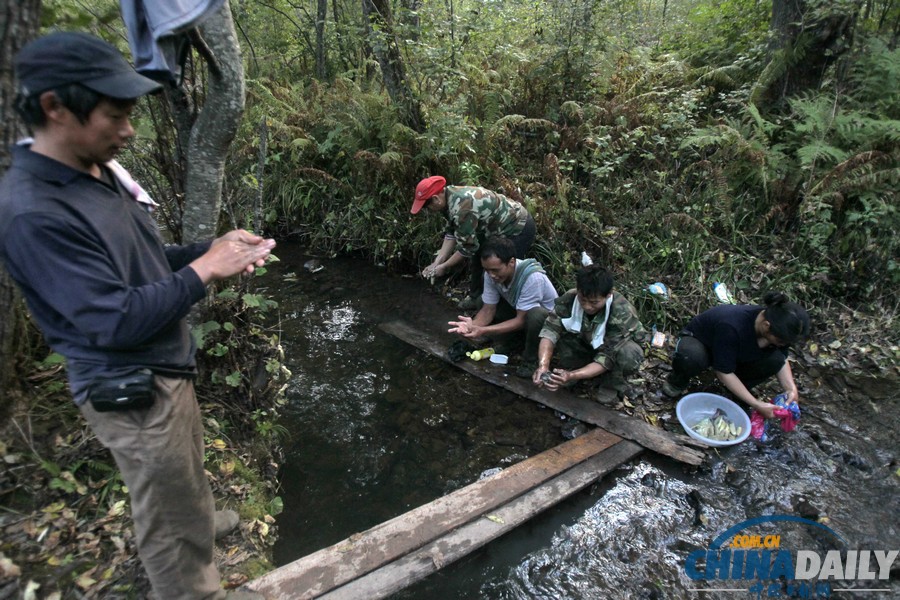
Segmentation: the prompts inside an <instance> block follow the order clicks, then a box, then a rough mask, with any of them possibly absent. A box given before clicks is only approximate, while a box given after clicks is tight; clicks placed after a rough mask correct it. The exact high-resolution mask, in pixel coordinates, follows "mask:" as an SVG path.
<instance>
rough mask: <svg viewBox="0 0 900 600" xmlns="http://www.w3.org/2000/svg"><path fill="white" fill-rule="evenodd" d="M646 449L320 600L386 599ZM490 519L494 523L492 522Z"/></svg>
mask: <svg viewBox="0 0 900 600" xmlns="http://www.w3.org/2000/svg"><path fill="white" fill-rule="evenodd" d="M642 450H643V448H642V447H641V446H639V445H638V444H635V443H634V442H629V441H627V440H623V441H621V442H619V443H618V444H616V445H615V446H613V447H611V448H609V449H607V450H604V451H603V452H601V453H600V454H598V455H596V456H594V457H593V458H591V459H589V460H586V461H585V462H583V463H581V464H579V465H577V466H576V467H574V468H572V469H570V470H569V471H566V472H565V473H563V474H562V475H560V476H558V477H556V478H554V479H552V480H550V481H548V482H546V483H544V484H543V485H541V486H540V487H537V488H535V489H533V490H531V491H530V492H528V493H527V494H525V495H522V496H520V497H518V498H516V499H515V500H513V501H511V502H509V503H508V504H505V505H504V506H501V507H498V508H497V509H495V510H493V511H491V512H490V513H489V514H485V515H483V516H482V518H480V519H476V520H475V521H471V522H470V523H467V524H466V525H463V526H462V527H460V528H459V529H456V530H454V531H452V532H450V533H448V534H447V535H445V536H443V537H441V538H439V539H436V540H435V541H434V542H432V543H430V544H427V545H425V546H423V547H421V548H419V549H418V550H416V551H415V552H412V553H410V554H407V555H406V556H404V557H403V558H401V559H399V560H397V561H395V562H392V563H390V564H388V565H385V566H384V567H382V568H380V569H378V570H376V571H373V572H371V573H369V574H367V575H364V576H363V577H361V578H359V579H356V580H354V581H351V582H350V583H348V584H347V585H344V586H342V587H340V588H337V589H335V590H333V591H332V592H329V593H327V594H325V595H323V596H321V598H323V600H324V599H327V600H358V599H359V598H366V599H367V600H370V599H371V600H374V599H376V598H384V597H387V596H389V595H391V594H393V593H395V592H397V591H399V590H401V589H403V588H405V587H407V586H409V585H411V584H413V583H415V582H416V581H418V580H420V579H422V578H424V577H426V576H427V575H430V574H431V573H433V572H435V571H437V570H438V569H441V568H442V567H444V566H445V565H448V564H450V563H451V562H453V561H455V560H458V559H460V558H462V557H463V556H465V555H467V554H469V553H471V552H473V551H475V550H477V549H478V548H480V547H482V546H484V545H485V544H487V543H488V542H490V541H491V540H494V539H496V538H498V537H500V536H502V535H504V534H505V533H507V532H509V531H511V530H512V529H514V528H515V527H518V526H519V525H521V524H522V523H524V522H525V521H527V520H528V519H530V518H531V517H533V516H534V515H536V514H538V513H539V512H541V511H543V510H545V509H547V508H549V507H550V506H552V505H554V504H556V503H558V502H559V501H561V500H563V499H564V498H567V497H569V496H571V495H572V494H574V493H576V492H578V491H579V490H582V489H584V488H585V487H586V486H588V485H590V484H591V483H592V482H594V481H596V480H597V479H600V478H601V477H603V475H605V474H606V473H608V472H609V471H610V470H612V469H614V468H615V467H616V466H618V465H620V464H622V463H623V462H626V461H628V460H631V459H632V458H634V457H635V456H637V455H638V454H640V453H641V451H642ZM488 517H490V518H488Z"/></svg>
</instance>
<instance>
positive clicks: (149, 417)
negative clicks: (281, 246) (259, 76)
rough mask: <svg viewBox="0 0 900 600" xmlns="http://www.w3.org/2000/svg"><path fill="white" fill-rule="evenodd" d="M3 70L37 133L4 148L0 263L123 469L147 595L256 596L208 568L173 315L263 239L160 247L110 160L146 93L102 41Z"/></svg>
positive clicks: (188, 367) (195, 416)
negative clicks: (8, 159)
mask: <svg viewBox="0 0 900 600" xmlns="http://www.w3.org/2000/svg"><path fill="white" fill-rule="evenodd" d="M14 66H15V69H16V75H17V78H18V82H19V86H20V93H19V96H18V98H17V99H16V109H17V111H18V112H19V114H20V115H21V116H22V118H23V119H24V120H25V122H26V124H27V125H28V126H29V127H30V128H31V129H32V131H33V134H34V140H33V141H31V143H30V144H29V143H27V142H26V143H22V144H19V145H17V146H16V147H15V148H14V149H13V161H12V166H11V167H10V169H9V171H8V172H7V173H6V175H5V176H4V177H3V180H2V181H0V258H2V259H3V261H4V263H5V265H6V267H7V269H8V270H9V273H10V275H11V276H12V278H13V279H14V280H15V281H16V282H17V283H18V285H19V286H20V288H21V290H22V293H23V295H24V296H25V300H26V301H27V303H28V306H29V308H30V309H31V313H32V315H33V317H34V318H35V320H36V321H37V323H38V325H39V326H40V327H41V330H42V331H43V333H44V336H45V337H46V339H47V341H48V343H49V344H50V346H51V347H52V348H53V349H54V350H56V351H57V352H59V353H60V354H62V355H63V356H65V357H66V361H67V372H68V377H69V385H70V388H71V390H72V394H73V397H74V400H75V403H76V404H77V405H78V406H79V408H80V410H81V412H82V414H83V415H84V417H85V419H86V420H87V421H88V423H89V424H90V426H91V429H92V430H93V432H94V433H95V434H96V436H97V438H98V439H99V440H100V441H101V442H102V443H103V444H104V445H105V446H106V447H107V448H109V450H110V451H111V452H112V454H113V457H114V458H115V460H116V463H117V464H118V466H119V469H120V470H121V473H122V479H123V480H124V481H125V483H126V485H127V486H128V490H129V493H130V495H131V507H132V514H133V517H134V526H135V532H136V534H137V535H136V539H137V547H138V553H139V555H140V557H141V561H142V563H143V564H144V568H145V569H146V571H147V574H148V576H149V578H150V583H151V585H152V586H153V589H154V592H155V594H156V596H157V597H158V598H160V599H161V600H171V599H184V600H188V599H191V600H195V599H201V598H203V599H212V598H215V599H219V598H235V599H236V598H261V597H262V596H259V595H258V594H252V593H249V592H228V594H227V595H226V592H225V591H224V590H222V589H221V584H220V576H219V572H218V570H217V569H216V566H215V563H214V561H213V546H214V536H215V533H216V528H217V526H218V525H222V524H221V523H217V522H216V521H217V514H218V515H221V513H215V505H214V501H213V496H212V492H211V491H210V487H209V482H208V481H207V479H206V476H205V473H204V470H203V454H204V448H203V426H202V422H201V420H200V413H199V409H198V405H197V402H196V398H195V396H194V386H193V378H194V375H195V362H194V350H195V348H194V345H193V342H192V339H191V335H190V331H189V330H188V326H187V322H186V319H185V317H186V315H187V314H188V312H189V311H190V308H191V306H192V305H193V304H194V303H195V302H197V301H198V300H200V299H201V298H203V297H204V296H205V294H206V285H207V284H209V283H210V282H212V281H215V280H218V279H223V278H226V277H231V276H233V275H238V274H240V273H243V272H252V271H253V269H254V267H255V266H262V264H263V263H264V261H265V259H266V257H268V255H269V253H270V252H271V250H272V248H273V247H274V246H275V242H274V241H273V240H264V239H263V238H261V237H258V236H255V235H252V234H250V233H249V232H247V231H243V230H236V231H232V232H230V233H227V234H225V235H224V236H222V237H220V238H218V239H216V240H214V241H212V242H205V243H198V244H191V245H187V246H166V245H164V244H163V241H162V239H161V238H160V235H159V232H158V230H157V228H156V226H155V223H154V221H153V219H152V217H151V215H150V213H151V212H152V210H153V208H154V206H155V203H154V202H153V201H152V200H151V199H150V198H149V196H148V195H147V194H146V192H144V191H143V190H142V189H141V188H140V186H138V185H137V184H136V183H135V182H134V181H133V180H132V179H131V178H130V177H128V176H127V173H125V172H124V169H122V168H121V167H120V166H119V165H118V163H116V162H115V161H113V160H112V159H113V157H114V156H115V155H116V154H117V153H118V152H119V151H120V150H121V149H122V148H123V147H124V146H125V145H126V144H127V143H128V141H129V140H130V139H131V137H132V136H133V135H134V130H133V129H132V127H131V124H130V122H129V115H130V113H131V110H132V109H133V107H134V105H135V102H136V101H137V99H138V98H139V97H141V96H143V95H145V94H148V93H151V92H154V91H156V90H157V89H158V88H159V86H158V84H157V83H155V82H154V81H152V80H150V79H147V78H145V77H143V76H142V75H139V74H138V73H136V72H135V71H134V70H133V69H132V67H131V66H130V65H129V64H128V62H127V61H126V60H125V58H124V57H123V56H122V55H121V54H120V53H119V51H118V50H116V48H115V47H113V46H111V45H110V44H107V43H106V42H104V41H102V40H100V39H97V38H95V37H92V36H89V35H85V34H81V33H55V34H51V35H48V36H46V37H43V38H40V39H38V40H35V41H34V42H32V43H30V44H28V45H26V46H25V47H24V48H23V49H22V50H21V52H20V53H19V54H18V55H17V56H16V59H15V61H14ZM235 524H236V515H234V514H233V513H232V523H230V525H231V526H234V525H235ZM223 529H224V527H223Z"/></svg>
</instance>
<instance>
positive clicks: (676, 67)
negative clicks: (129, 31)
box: [44, 0, 900, 328]
mask: <svg viewBox="0 0 900 600" xmlns="http://www.w3.org/2000/svg"><path fill="white" fill-rule="evenodd" d="M97 4H98V5H100V6H101V7H102V6H105V9H103V8H98V7H94V8H93V9H92V11H91V12H90V13H88V12H86V10H85V8H86V7H85V5H84V3H80V2H73V1H72V0H57V1H51V2H47V3H45V15H44V18H45V22H47V23H60V22H62V23H63V24H64V26H65V27H73V26H80V27H91V28H94V29H99V30H100V33H103V34H106V35H107V36H109V35H110V34H111V33H113V34H114V33H115V32H116V31H118V29H119V28H120V27H121V26H120V25H119V17H118V7H117V3H115V2H105V3H104V2H101V3H97ZM232 9H233V14H234V18H235V23H236V25H237V28H238V31H239V36H240V37H241V42H242V45H243V55H244V59H245V61H246V70H245V72H246V74H247V78H248V79H247V90H248V98H247V111H246V114H245V118H244V120H243V125H242V128H241V130H240V132H239V134H238V138H237V140H236V142H235V143H234V144H233V145H232V152H231V157H230V159H229V162H228V168H227V181H226V194H227V198H226V203H225V204H226V209H227V218H226V219H225V220H226V221H229V223H227V224H228V225H231V224H239V225H244V226H250V227H256V228H265V229H267V230H268V232H269V233H271V234H273V235H275V236H277V237H281V238H284V237H286V236H288V235H290V236H295V237H298V238H300V239H302V240H303V241H304V242H305V243H306V244H308V245H309V247H310V248H311V250H312V251H315V252H327V253H331V254H337V253H348V252H352V253H359V254H361V255H364V256H366V257H368V258H370V259H371V260H373V261H378V262H383V263H386V264H388V265H389V266H390V267H392V268H394V269H396V270H400V271H408V272H412V271H413V270H414V269H415V268H416V267H417V266H420V265H424V264H427V263H428V262H430V253H431V252H432V251H433V250H434V249H435V248H436V246H437V242H436V236H437V235H438V233H439V231H440V228H441V223H439V222H438V221H439V219H431V220H428V219H427V218H412V217H411V215H409V211H408V209H409V205H410V201H411V195H412V190H413V188H414V186H415V183H416V182H417V181H418V179H419V178H421V177H424V176H427V175H429V174H436V173H437V174H442V175H444V176H445V177H447V179H448V181H450V182H452V183H455V184H461V185H462V184H465V185H482V186H485V187H488V188H491V189H494V190H497V191H500V192H502V193H505V194H507V195H509V196H511V197H513V198H515V199H517V200H521V201H524V202H525V203H526V204H527V205H528V207H529V208H530V210H531V211H532V213H533V214H534V215H535V218H536V219H537V222H538V228H539V229H538V232H539V237H538V244H537V247H536V254H537V255H538V257H539V258H540V259H541V260H542V261H543V262H544V263H545V264H546V265H547V266H549V268H550V270H551V274H552V276H553V278H554V279H555V281H557V282H558V283H559V286H560V287H567V286H568V285H570V284H571V277H570V276H569V275H570V274H571V273H570V272H571V270H572V269H573V268H574V267H575V265H576V264H577V258H578V257H579V256H580V254H581V251H582V250H586V251H587V252H588V253H589V254H591V255H592V256H593V257H594V259H595V260H597V261H600V262H602V263H605V264H607V265H609V266H610V267H611V268H612V269H614V270H615V271H616V272H617V273H618V275H619V286H620V288H622V289H623V290H624V291H626V292H628V293H630V294H631V295H633V296H644V298H643V299H642V298H638V302H639V303H640V304H641V306H640V307H639V308H640V309H641V310H642V311H646V312H651V313H653V314H645V316H646V317H647V318H648V319H651V320H653V321H656V322H660V323H661V324H662V325H663V326H672V327H677V326H679V325H680V323H681V322H683V320H684V319H685V315H688V314H691V313H692V312H694V311H696V310H699V309H702V308H704V307H705V306H707V305H708V304H709V303H710V302H711V284H712V282H714V281H722V282H725V283H726V284H728V285H729V286H730V287H731V288H732V289H733V290H735V292H736V294H737V296H738V299H739V300H743V301H756V300H757V299H758V298H759V296H760V295H761V294H762V292H764V291H765V290H768V289H774V288H778V289H784V290H786V291H788V292H789V293H790V294H791V295H793V296H794V297H796V298H797V299H798V300H800V301H801V302H804V303H806V304H807V305H809V306H810V307H812V308H813V310H814V311H815V310H816V307H819V309H821V310H826V309H829V308H831V307H832V306H833V304H834V303H839V304H838V305H839V306H846V307H850V308H853V309H861V310H864V311H865V312H867V313H869V314H870V315H872V316H877V317H878V320H879V321H881V320H882V319H884V318H886V319H887V321H888V325H889V326H890V327H891V328H894V327H895V326H894V319H893V315H894V314H895V312H896V309H897V297H898V291H900V264H898V242H897V240H898V236H897V235H896V231H897V229H898V225H900V216H898V212H897V202H896V200H897V190H898V182H900V169H898V156H900V150H898V138H900V91H898V90H900V51H898V50H897V37H898V28H900V6H898V5H897V3H896V2H893V1H892V0H886V1H867V2H862V1H860V0H839V1H834V0H827V1H825V0H806V1H803V2H790V3H788V2H783V1H782V0H725V1H706V0H676V1H668V0H664V1H657V2H654V1H649V2H634V1H631V0H619V1H611V2H598V1H596V0H554V1H549V2H536V1H527V0H496V1H487V2H486V1H483V0H477V1H476V0H445V1H444V2H433V1H430V2H429V1H422V0H399V1H394V2H386V1H384V0H379V1H375V0H362V1H361V2H360V1H357V0H334V1H333V2H331V3H329V2H327V1H326V0H318V1H316V2H313V1H312V0H310V1H308V2H296V1H293V0H292V1H287V0H268V1H258V2H252V1H247V0H235V1H234V2H233V4H232ZM188 73H189V77H188V79H187V80H186V81H185V88H186V89H187V90H188V91H189V92H191V93H195V94H196V93H197V92H196V90H198V89H201V88H200V87H199V83H202V81H200V80H201V79H202V77H200V74H198V75H197V78H196V79H194V80H192V79H191V78H190V73H191V71H190V69H189V71H188ZM198 73H199V71H198ZM160 106H161V103H157V104H155V105H154V106H153V107H152V108H153V113H152V114H153V120H152V121H151V120H150V119H147V122H146V131H145V133H147V134H149V135H148V138H146V139H150V140H154V138H155V141H152V142H148V143H152V144H154V146H153V147H152V148H150V149H149V150H148V151H147V152H139V153H135V156H134V157H133V160H134V161H136V162H138V161H140V162H142V164H140V165H138V166H137V167H136V168H137V169H138V170H142V171H144V173H143V177H144V179H145V180H150V179H152V180H154V181H155V182H156V185H155V187H156V193H157V196H159V197H161V198H164V199H167V200H168V203H167V204H168V205H170V206H178V205H179V203H180V202H182V201H183V200H182V198H180V197H179V194H178V190H180V189H181V186H180V185H179V184H178V182H177V169H173V168H171V164H170V162H171V157H172V156H175V155H177V151H176V150H177V148H175V147H173V145H174V144H175V143H176V142H175V141H173V140H172V136H171V134H165V132H166V128H167V126H169V125H170V123H169V122H168V121H167V117H166V115H164V114H162V113H163V112H164V111H163V110H162V109H161V108H160ZM154 123H155V125H156V128H155V131H156V132H158V133H157V135H155V136H154V135H153V131H151V130H150V126H151V124H154ZM173 173H174V174H175V175H173ZM173 212H177V211H173ZM175 220H176V221H177V215H175ZM654 281H662V282H664V283H666V284H667V285H668V286H669V288H670V289H671V290H672V294H673V298H672V299H671V300H670V301H669V302H668V303H666V304H665V305H662V304H661V303H660V302H659V300H658V299H655V298H653V297H652V296H650V295H649V294H646V293H644V292H643V290H645V288H646V285H647V284H649V283H652V282H654ZM882 325H883V323H882Z"/></svg>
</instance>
